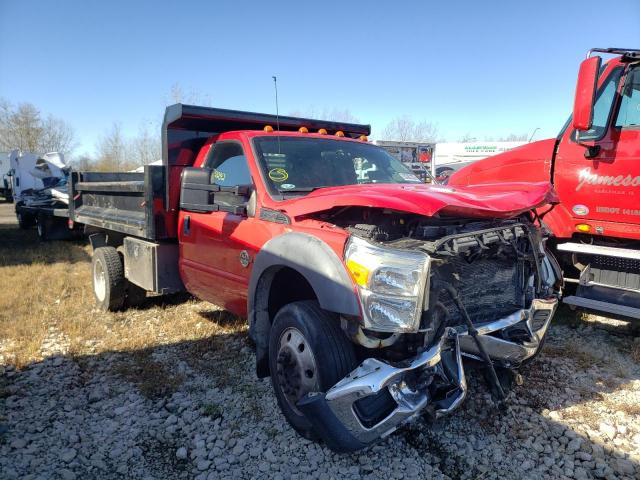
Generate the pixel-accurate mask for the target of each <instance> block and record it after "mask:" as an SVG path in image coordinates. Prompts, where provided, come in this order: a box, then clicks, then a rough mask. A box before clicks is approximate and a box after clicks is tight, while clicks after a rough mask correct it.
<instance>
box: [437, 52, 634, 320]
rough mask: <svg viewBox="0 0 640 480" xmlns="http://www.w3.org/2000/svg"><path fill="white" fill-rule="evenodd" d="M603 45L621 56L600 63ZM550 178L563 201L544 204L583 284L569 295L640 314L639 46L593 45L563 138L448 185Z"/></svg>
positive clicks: (494, 161) (490, 162) (612, 310)
mask: <svg viewBox="0 0 640 480" xmlns="http://www.w3.org/2000/svg"><path fill="white" fill-rule="evenodd" d="M599 54H606V55H615V57H613V58H611V59H610V60H609V61H607V62H606V63H604V64H603V63H602V58H601V57H600V56H599ZM545 178H547V179H550V180H551V182H552V183H553V185H554V187H555V189H556V191H557V193H558V197H559V200H560V202H559V203H558V204H557V205H555V206H554V207H553V208H552V210H550V211H549V210H548V209H546V208H545V209H542V210H540V212H539V213H540V215H541V216H543V217H544V223H545V225H546V226H547V227H548V228H549V229H550V231H551V232H552V233H553V236H554V240H553V242H552V243H553V245H555V249H556V253H557V256H558V258H559V259H560V260H561V261H562V262H561V263H562V265H563V269H564V272H565V281H566V282H568V283H569V284H573V285H574V286H575V287H576V288H575V292H574V294H571V295H568V296H565V298H564V302H565V303H567V304H569V305H572V306H576V307H582V308H586V309H589V310H594V311H600V312H605V313H607V314H610V315H614V316H621V317H624V318H633V319H640V50H637V49H618V48H595V49H592V50H590V51H589V53H588V55H587V59H586V60H584V61H583V62H582V64H581V66H580V71H579V74H578V81H577V87H576V95H575V102H574V109H573V115H572V116H571V118H570V119H569V120H568V121H567V123H566V124H565V126H564V127H563V129H562V130H561V132H560V134H559V135H558V137H557V138H556V139H549V140H543V141H540V142H535V143H532V144H529V145H525V146H522V147H520V148H517V149H514V150H512V151H510V152H507V153H505V154H502V155H498V156H495V157H492V158H489V159H486V160H482V161H480V162H478V163H476V164H474V165H470V166H469V167H466V168H465V169H462V170H460V171H459V172H457V173H456V174H454V175H453V176H452V177H451V179H450V181H449V185H451V186H455V185H457V186H462V185H472V184H488V183H499V182H513V181H522V182H527V181H540V180H543V179H545Z"/></svg>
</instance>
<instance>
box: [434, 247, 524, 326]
mask: <svg viewBox="0 0 640 480" xmlns="http://www.w3.org/2000/svg"><path fill="white" fill-rule="evenodd" d="M448 266H449V267H450V268H448V269H447V270H449V271H448V272H447V273H446V274H445V275H446V276H447V277H448V278H449V282H448V283H452V284H453V285H454V287H455V288H456V289H457V291H458V295H459V297H460V299H461V300H462V303H463V305H464V307H465V309H466V310H467V313H468V314H469V317H470V318H471V321H472V322H473V323H474V324H480V323H485V322H488V321H491V320H496V319H498V318H502V317H505V316H507V315H509V314H511V313H514V312H516V311H518V310H519V309H521V308H522V301H521V300H520V298H521V295H520V294H519V292H518V290H519V289H518V288H517V285H518V277H519V275H518V269H517V262H516V261H515V259H514V257H512V256H506V255H505V256H495V257H484V256H483V257H480V258H477V259H475V260H474V261H472V262H468V261H467V260H465V259H464V258H463V257H459V256H457V257H454V258H452V259H451V260H449V265H448ZM437 295H438V300H439V301H440V302H442V304H443V305H444V307H445V308H446V309H447V312H448V313H449V316H450V318H451V319H452V322H453V324H454V325H458V324H462V323H463V322H464V319H463V317H462V315H461V313H460V311H459V310H458V308H457V306H456V305H455V303H454V302H453V300H452V299H451V297H450V295H449V294H448V293H447V292H446V291H442V290H441V291H439V292H437Z"/></svg>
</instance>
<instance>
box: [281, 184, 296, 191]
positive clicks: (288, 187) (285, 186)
mask: <svg viewBox="0 0 640 480" xmlns="http://www.w3.org/2000/svg"><path fill="white" fill-rule="evenodd" d="M280 188H282V189H283V190H291V189H292V188H296V186H295V185H294V184H293V183H283V184H282V185H280Z"/></svg>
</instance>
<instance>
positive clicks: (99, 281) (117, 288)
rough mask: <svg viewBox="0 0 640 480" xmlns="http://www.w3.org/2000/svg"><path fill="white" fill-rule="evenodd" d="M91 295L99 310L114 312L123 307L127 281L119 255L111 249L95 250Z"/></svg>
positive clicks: (92, 264)
mask: <svg viewBox="0 0 640 480" xmlns="http://www.w3.org/2000/svg"><path fill="white" fill-rule="evenodd" d="M91 266H92V278H93V294H94V296H95V297H96V302H97V304H98V306H99V307H100V309H101V310H104V311H112V312H113V311H116V310H120V309H121V308H122V306H123V305H124V300H125V296H126V287H127V281H126V279H125V278H124V267H123V265H122V260H121V259H120V254H119V253H118V251H117V250H116V249H115V248H113V247H100V248H96V249H95V251H94V252H93V258H92V262H91Z"/></svg>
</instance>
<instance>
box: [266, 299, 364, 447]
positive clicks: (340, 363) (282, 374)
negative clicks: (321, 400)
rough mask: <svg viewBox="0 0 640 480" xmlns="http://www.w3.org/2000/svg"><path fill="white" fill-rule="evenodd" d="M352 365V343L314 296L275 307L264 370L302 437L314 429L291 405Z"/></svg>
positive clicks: (329, 384)
mask: <svg viewBox="0 0 640 480" xmlns="http://www.w3.org/2000/svg"><path fill="white" fill-rule="evenodd" d="M356 366H357V360H356V355H355V352H354V348H353V344H352V343H351V342H349V340H348V339H347V338H346V337H345V335H344V334H343V333H342V330H341V329H340V325H339V323H338V318H337V316H336V315H333V314H330V313H329V312H327V311H325V310H322V309H321V308H320V305H319V304H318V303H317V302H316V301H301V302H293V303H290V304H288V305H285V306H284V307H282V308H281V309H280V311H278V313H277V314H276V316H275V319H274V321H273V326H272V327H271V331H270V334H269V370H270V373H271V384H272V386H273V389H274V392H275V395H276V398H277V400H278V405H279V406H280V410H282V413H283V414H284V416H285V418H286V419H287V421H288V422H289V424H290V425H291V426H292V427H293V428H294V429H295V430H296V431H297V432H298V433H300V434H301V435H302V436H303V437H305V438H308V439H312V440H315V439H317V438H318V435H317V433H316V432H315V431H314V430H313V427H312V426H311V423H310V422H309V421H308V420H307V418H306V417H305V416H304V415H303V414H302V413H301V412H300V411H299V410H298V409H297V408H296V403H297V401H298V400H300V399H301V398H302V397H303V396H305V395H306V394H307V393H310V392H312V391H316V392H318V391H320V392H326V391H327V390H328V389H329V388H331V387H332V386H333V385H335V384H336V383H337V382H338V381H339V380H341V379H342V378H344V377H345V376H346V375H347V374H348V373H350V372H351V371H352V370H353V369H354V368H355V367H356Z"/></svg>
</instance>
